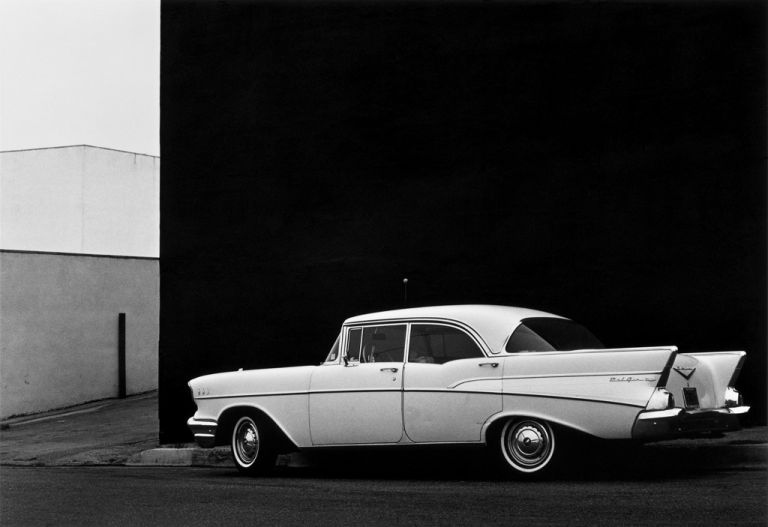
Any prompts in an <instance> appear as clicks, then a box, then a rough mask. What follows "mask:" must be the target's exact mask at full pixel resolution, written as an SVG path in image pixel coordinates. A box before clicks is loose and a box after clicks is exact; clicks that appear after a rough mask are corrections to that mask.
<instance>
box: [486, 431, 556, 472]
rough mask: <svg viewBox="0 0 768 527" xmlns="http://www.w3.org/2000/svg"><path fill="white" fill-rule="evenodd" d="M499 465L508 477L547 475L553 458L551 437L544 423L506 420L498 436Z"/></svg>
mask: <svg viewBox="0 0 768 527" xmlns="http://www.w3.org/2000/svg"><path fill="white" fill-rule="evenodd" d="M499 447H500V452H501V456H500V457H501V459H502V463H503V465H504V466H505V468H506V469H507V472H508V473H511V474H512V475H516V476H522V477H528V478H530V477H537V476H540V475H543V474H545V473H547V472H549V471H551V467H552V464H553V459H554V456H555V433H554V432H553V430H552V427H551V426H550V425H549V423H547V422H546V421H540V420H538V419H521V420H517V421H514V420H510V421H507V423H506V424H505V425H504V427H503V428H502V430H501V435H500V444H499Z"/></svg>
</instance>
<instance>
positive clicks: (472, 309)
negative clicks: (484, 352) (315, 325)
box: [344, 304, 563, 353]
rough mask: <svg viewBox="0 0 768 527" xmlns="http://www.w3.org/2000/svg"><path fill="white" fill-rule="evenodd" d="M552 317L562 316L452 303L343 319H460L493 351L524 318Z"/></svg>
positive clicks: (348, 322)
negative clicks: (451, 304) (450, 304)
mask: <svg viewBox="0 0 768 527" xmlns="http://www.w3.org/2000/svg"><path fill="white" fill-rule="evenodd" d="M530 317H551V318H563V317H561V316H559V315H554V314H552V313H546V312H544V311H538V310H535V309H528V308H524V307H512V306H494V305H486V304H465V305H453V306H431V307H412V308H406V309H395V310H392V311H380V312H378V313H368V314H365V315H357V316H354V317H350V318H348V319H347V320H345V321H344V325H345V326H350V325H355V324H364V323H368V322H385V321H395V320H403V319H406V320H413V319H418V320H435V321H441V320H442V321H450V322H459V323H461V324H463V325H466V326H469V327H470V328H472V329H473V330H474V331H475V332H476V333H477V334H478V336H480V337H481V338H482V339H483V340H484V341H485V343H486V345H487V346H488V347H489V349H490V351H491V352H493V353H498V352H500V351H502V350H503V347H504V344H505V343H506V341H507V338H508V337H509V335H511V334H512V331H514V330H515V328H516V327H517V326H518V325H519V324H520V321H521V320H522V319H524V318H530Z"/></svg>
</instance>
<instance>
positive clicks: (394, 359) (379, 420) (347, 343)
mask: <svg viewBox="0 0 768 527" xmlns="http://www.w3.org/2000/svg"><path fill="white" fill-rule="evenodd" d="M406 329H407V325H406V324H380V325H372V326H360V327H352V328H345V335H344V337H345V338H344V344H343V350H344V351H343V353H342V357H341V360H339V361H338V362H337V363H335V364H330V365H328V364H326V365H323V366H320V367H318V368H316V369H315V372H314V373H313V374H312V379H311V381H310V393H309V425H310V433H311V435H312V444H314V445H342V444H377V443H397V442H398V441H400V439H401V438H402V436H403V414H402V389H403V385H402V379H403V377H402V373H403V358H404V354H405V337H406Z"/></svg>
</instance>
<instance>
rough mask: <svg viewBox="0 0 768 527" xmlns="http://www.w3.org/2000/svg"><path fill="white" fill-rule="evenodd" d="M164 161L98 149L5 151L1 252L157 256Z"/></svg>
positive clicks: (0, 180) (0, 179)
mask: <svg viewBox="0 0 768 527" xmlns="http://www.w3.org/2000/svg"><path fill="white" fill-rule="evenodd" d="M159 248H160V159H159V158H157V157H154V156H148V155H143V154H133V153H128V152H120V151H117V150H110V149H105V148H97V147H92V146H68V147H60V148H43V149H37V150H20V151H12V152H0V249H13V250H22V251H44V252H62V253H77V254H108V255H124V256H147V257H158V256H159V253H160V251H159Z"/></svg>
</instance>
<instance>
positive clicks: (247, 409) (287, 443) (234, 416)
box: [216, 406, 298, 453]
mask: <svg viewBox="0 0 768 527" xmlns="http://www.w3.org/2000/svg"><path fill="white" fill-rule="evenodd" d="M246 415H247V416H250V417H253V418H254V419H255V420H256V422H257V423H258V424H259V425H264V426H265V427H266V433H267V434H269V435H270V437H271V438H272V440H273V441H274V442H275V443H274V445H275V448H276V449H277V451H278V453H287V452H293V451H295V450H298V447H297V446H296V445H295V444H294V443H293V441H291V440H290V439H288V436H286V435H285V433H284V432H283V431H282V430H281V429H280V427H279V426H277V424H276V423H275V422H274V421H273V420H272V418H271V417H269V416H268V415H267V414H266V413H264V412H263V411H261V410H259V409H258V408H254V407H252V406H235V407H232V408H227V409H226V410H225V411H224V412H222V414H221V415H220V416H219V419H218V426H217V427H216V445H217V446H222V445H229V440H230V437H231V435H232V430H233V429H234V427H235V423H236V422H237V420H238V419H239V418H240V417H243V416H246Z"/></svg>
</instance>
